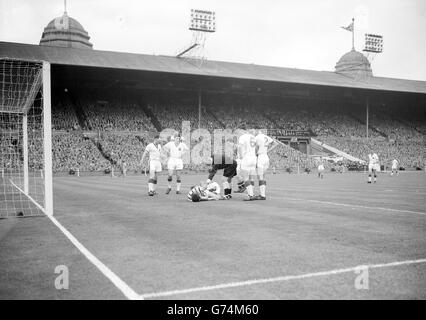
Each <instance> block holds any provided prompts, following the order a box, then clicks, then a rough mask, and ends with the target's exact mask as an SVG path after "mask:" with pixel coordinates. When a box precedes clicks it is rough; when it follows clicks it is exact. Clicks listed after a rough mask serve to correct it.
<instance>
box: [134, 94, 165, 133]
mask: <svg viewBox="0 0 426 320" xmlns="http://www.w3.org/2000/svg"><path fill="white" fill-rule="evenodd" d="M139 106H140V107H141V108H142V110H143V112H144V113H145V115H146V116H147V117H148V118H149V119H150V120H151V122H152V124H153V125H154V127H155V129H156V130H157V131H158V132H161V131H163V128H162V126H161V123H160V121H159V120H158V119H157V117H156V116H155V114H154V112H152V111H151V109H150V108H148V106H147V104H146V103H145V102H144V101H139Z"/></svg>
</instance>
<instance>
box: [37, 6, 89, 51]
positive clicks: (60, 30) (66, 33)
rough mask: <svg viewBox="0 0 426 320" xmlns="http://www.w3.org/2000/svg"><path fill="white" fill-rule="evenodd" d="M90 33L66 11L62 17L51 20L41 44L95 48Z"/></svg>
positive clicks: (45, 29)
mask: <svg viewBox="0 0 426 320" xmlns="http://www.w3.org/2000/svg"><path fill="white" fill-rule="evenodd" d="M89 39H90V37H89V34H88V33H87V31H86V30H84V28H83V26H82V25H81V24H80V23H79V22H78V21H77V20H75V19H74V18H71V17H69V16H68V15H67V12H66V11H65V12H64V14H63V15H62V17H57V18H55V19H53V20H52V21H50V22H49V24H48V25H47V27H46V28H44V32H43V35H42V36H41V40H40V45H41V46H56V47H68V48H79V49H93V48H92V47H93V44H92V43H90V42H89Z"/></svg>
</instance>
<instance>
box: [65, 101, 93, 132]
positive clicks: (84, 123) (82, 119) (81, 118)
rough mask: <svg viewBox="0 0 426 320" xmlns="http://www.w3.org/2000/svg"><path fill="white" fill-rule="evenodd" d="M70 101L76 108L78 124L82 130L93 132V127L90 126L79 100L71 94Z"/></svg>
mask: <svg viewBox="0 0 426 320" xmlns="http://www.w3.org/2000/svg"><path fill="white" fill-rule="evenodd" d="M69 99H70V101H71V105H72V106H73V108H74V112H75V114H76V116H77V120H78V124H79V125H80V128H81V129H83V130H92V127H91V126H90V124H89V121H88V120H87V117H86V115H85V113H84V111H83V108H82V107H81V105H80V103H79V102H78V100H77V99H76V98H75V97H74V95H73V94H69Z"/></svg>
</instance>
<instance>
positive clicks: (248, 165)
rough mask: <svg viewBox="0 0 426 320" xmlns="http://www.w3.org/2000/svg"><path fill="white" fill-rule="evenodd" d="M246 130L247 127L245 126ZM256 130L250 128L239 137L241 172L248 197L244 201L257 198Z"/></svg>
mask: <svg viewBox="0 0 426 320" xmlns="http://www.w3.org/2000/svg"><path fill="white" fill-rule="evenodd" d="M243 130H245V127H244V128H243ZM255 134H256V130H254V129H249V130H248V131H246V132H245V133H243V134H242V135H241V136H240V138H239V139H238V155H239V158H240V159H241V174H242V177H243V180H244V186H245V187H246V189H247V196H248V197H247V199H244V201H252V200H256V198H255V197H254V177H255V176H256V174H257V172H256V164H257V156H256V137H255V136H254V135H255Z"/></svg>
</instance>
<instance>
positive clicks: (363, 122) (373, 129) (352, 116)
mask: <svg viewBox="0 0 426 320" xmlns="http://www.w3.org/2000/svg"><path fill="white" fill-rule="evenodd" d="M348 115H349V116H350V117H351V118H352V119H355V120H356V121H357V122H359V123H361V124H363V125H366V123H365V121H364V120H361V119H359V118H358V117H357V116H356V115H354V114H351V113H349V114H348ZM368 128H369V129H371V130H372V131H374V132H376V133H378V134H379V135H381V136H382V137H385V138H387V137H388V135H387V134H386V133H384V132H382V131H380V130H379V129H377V128H375V127H373V126H372V125H371V124H369V125H368Z"/></svg>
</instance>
